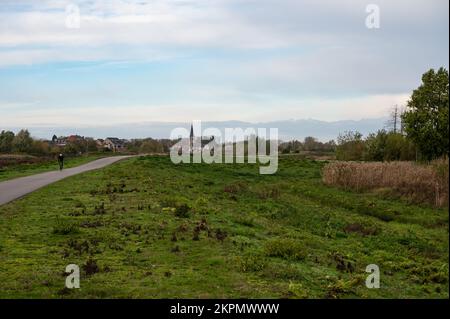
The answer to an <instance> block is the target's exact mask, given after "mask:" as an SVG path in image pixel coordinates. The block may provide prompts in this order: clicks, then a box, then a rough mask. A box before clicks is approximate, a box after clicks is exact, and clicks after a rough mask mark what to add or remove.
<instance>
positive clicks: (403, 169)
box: [322, 159, 449, 207]
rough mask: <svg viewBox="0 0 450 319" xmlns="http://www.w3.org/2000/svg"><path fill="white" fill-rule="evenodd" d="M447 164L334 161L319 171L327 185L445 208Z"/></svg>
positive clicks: (437, 161) (440, 162)
mask: <svg viewBox="0 0 450 319" xmlns="http://www.w3.org/2000/svg"><path fill="white" fill-rule="evenodd" d="M448 165H449V161H448V159H441V160H436V161H433V162H431V163H429V164H418V163H414V162H385V163H380V162H370V163H358V162H333V163H329V164H327V165H326V166H325V167H324V169H323V172H322V178H323V182H324V183H325V184H326V185H331V186H338V187H341V188H344V189H348V190H356V191H366V190H374V189H383V188H388V189H390V190H391V191H393V192H395V193H396V194H399V195H401V196H402V197H406V198H408V199H409V200H411V201H413V202H415V203H423V202H426V203H430V204H432V205H434V206H436V207H445V206H447V207H448V199H449V198H448V193H449V186H448V179H449V166H448Z"/></svg>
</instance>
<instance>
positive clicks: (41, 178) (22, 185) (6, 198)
mask: <svg viewBox="0 0 450 319" xmlns="http://www.w3.org/2000/svg"><path fill="white" fill-rule="evenodd" d="M129 157H132V156H112V157H105V158H101V159H98V160H95V161H92V162H89V163H87V164H83V165H80V166H77V167H73V168H68V169H63V170H62V171H59V170H58V171H51V172H46V173H41V174H36V175H31V176H26V177H20V178H16V179H12V180H9V181H5V182H0V205H3V204H6V203H9V202H11V201H13V200H15V199H17V198H20V197H23V196H25V195H26V194H29V193H31V192H34V191H35V190H37V189H39V188H42V187H44V186H47V185H49V184H52V183H54V182H57V181H60V180H62V179H64V178H67V177H70V176H73V175H77V174H80V173H84V172H89V171H92V170H96V169H100V168H103V167H105V166H108V165H111V164H113V163H116V162H118V161H120V160H123V159H126V158H129Z"/></svg>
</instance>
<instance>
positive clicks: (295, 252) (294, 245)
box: [264, 239, 306, 260]
mask: <svg viewBox="0 0 450 319" xmlns="http://www.w3.org/2000/svg"><path fill="white" fill-rule="evenodd" d="M264 249H265V253H266V255H267V256H269V257H280V258H284V259H294V260H302V259H304V258H305V257H306V249H305V247H304V246H303V245H302V244H301V243H300V242H298V241H296V240H294V239H272V240H269V241H267V242H266V244H265V246H264Z"/></svg>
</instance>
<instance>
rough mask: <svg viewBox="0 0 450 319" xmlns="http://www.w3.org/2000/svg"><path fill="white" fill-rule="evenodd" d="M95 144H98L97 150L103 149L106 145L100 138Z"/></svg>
mask: <svg viewBox="0 0 450 319" xmlns="http://www.w3.org/2000/svg"><path fill="white" fill-rule="evenodd" d="M95 143H96V144H97V148H103V146H104V145H105V140H104V139H101V138H99V139H97V140H96V141H95Z"/></svg>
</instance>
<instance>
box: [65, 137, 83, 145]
mask: <svg viewBox="0 0 450 319" xmlns="http://www.w3.org/2000/svg"><path fill="white" fill-rule="evenodd" d="M83 140H84V137H83V136H80V135H70V136H69V137H68V138H67V141H68V142H69V143H75V142H78V141H83Z"/></svg>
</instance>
